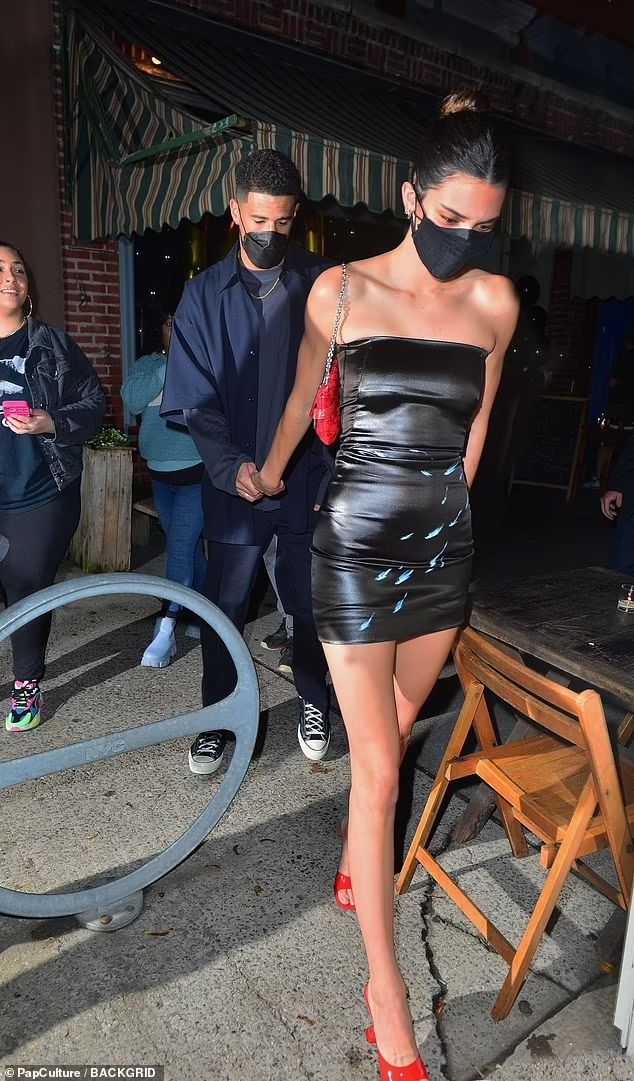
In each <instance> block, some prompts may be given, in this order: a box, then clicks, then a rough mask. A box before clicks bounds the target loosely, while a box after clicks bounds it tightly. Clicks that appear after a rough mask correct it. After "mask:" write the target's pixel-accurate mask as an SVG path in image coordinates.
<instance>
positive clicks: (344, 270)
mask: <svg viewBox="0 0 634 1081" xmlns="http://www.w3.org/2000/svg"><path fill="white" fill-rule="evenodd" d="M347 285H348V265H347V263H342V264H341V291H340V293H339V303H338V304H337V314H336V315H335V325H334V327H333V329H332V338H331V339H330V348H329V350H328V356H327V357H326V370H325V372H324V378H323V379H322V381H321V385H322V387H325V386H327V384H328V380H329V379H330V369H331V368H332V362H333V360H334V359H335V352H336V350H337V335H338V334H339V327H340V325H341V316H342V315H343V306H344V303H345V299H346V288H347Z"/></svg>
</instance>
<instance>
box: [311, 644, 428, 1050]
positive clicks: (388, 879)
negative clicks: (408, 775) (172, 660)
mask: <svg viewBox="0 0 634 1081" xmlns="http://www.w3.org/2000/svg"><path fill="white" fill-rule="evenodd" d="M324 648H325V651H326V657H327V659H328V666H329V668H330V672H331V675H332V678H333V682H334V685H335V690H336V692H337V698H338V701H339V705H340V707H341V711H342V713H343V719H344V722H345V725H346V730H347V733H348V740H349V744H350V766H351V774H352V788H351V791H350V814H349V821H348V847H349V855H350V873H351V876H352V880H353V882H354V898H355V903H356V907H357V916H358V919H359V925H360V927H361V933H362V935H363V940H364V943H365V948H366V953H367V955H368V964H369V968H370V981H371V991H370V997H371V1001H372V1005H373V1009H374V1012H375V1017H374V1022H375V1031H376V1036H377V1040H378V1044H379V1047H380V1049H381V1053H382V1054H383V1055H384V1056H385V1058H386V1059H387V1060H388V1061H389V1062H391V1063H393V1064H394V1065H396V1066H404V1065H407V1064H409V1063H410V1062H413V1061H414V1059H415V1058H416V1055H417V1053H418V1052H417V1050H416V1042H415V1039H414V1031H413V1027H412V1019H411V1016H410V1013H409V1009H408V1006H407V999H406V995H405V986H404V984H403V978H402V976H401V972H400V969H399V967H398V964H397V961H396V954H395V950H394V812H395V808H396V800H397V797H398V779H399V768H400V762H401V745H400V739H399V727H398V717H397V713H396V702H395V698H394V665H395V654H396V646H395V643H394V642H381V643H376V644H372V645H367V646H365V645H357V646H345V645H325V646H324Z"/></svg>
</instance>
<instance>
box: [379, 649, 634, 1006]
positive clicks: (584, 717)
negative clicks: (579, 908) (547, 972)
mask: <svg viewBox="0 0 634 1081" xmlns="http://www.w3.org/2000/svg"><path fill="white" fill-rule="evenodd" d="M455 661H456V668H457V670H458V674H459V676H460V679H461V682H462V686H463V689H464V692H465V702H464V705H463V707H462V710H461V711H460V716H459V717H458V720H457V722H456V727H455V728H454V731H453V734H452V736H451V738H450V740H449V744H448V746H447V750H446V752H445V756H444V758H443V760H442V762H441V765H440V769H439V770H438V773H437V775H436V779H435V781H434V784H433V787H432V790H431V792H430V795H429V798H428V800H427V805H426V807H425V810H424V811H423V815H422V818H421V820H420V823H419V825H418V829H417V830H416V834H415V836H414V839H413V841H412V844H411V846H410V849H409V852H408V854H407V857H406V860H405V863H404V865H403V869H402V871H401V874H400V876H399V879H398V882H397V886H396V890H397V893H403V892H404V891H405V890H407V888H408V887H409V885H410V883H411V880H412V877H413V875H414V871H415V870H416V867H417V865H418V864H419V863H420V864H421V866H423V867H424V868H425V870H426V871H428V872H429V874H430V875H431V876H432V877H433V878H434V879H435V880H436V882H437V883H438V885H439V886H441V887H442V889H443V890H444V891H445V893H447V894H448V896H449V897H451V899H452V900H453V901H455V903H456V904H457V905H458V907H459V908H460V909H461V910H462V912H464V914H465V916H467V918H468V919H469V920H471V922H472V923H473V925H474V926H475V927H476V929H477V930H478V931H479V932H480V934H482V935H483V936H484V938H485V939H486V941H487V942H488V943H489V944H490V945H491V946H492V947H493V948H494V949H495V950H497V952H498V953H499V954H500V955H501V956H502V957H503V958H504V960H505V961H506V962H507V963H508V965H509V973H508V976H507V978H506V980H505V982H504V985H503V987H502V990H501V991H500V993H499V995H498V997H497V1000H496V1002H495V1005H494V1007H493V1010H492V1011H491V1016H492V1017H493V1018H494V1019H495V1020H501V1019H502V1018H503V1017H506V1016H507V1015H508V1013H509V1012H510V1010H511V1008H512V1006H513V1003H514V1002H515V999H516V998H517V996H518V994H519V992H520V990H521V988H522V985H523V983H524V980H525V979H526V977H527V975H528V970H529V966H530V964H531V961H532V959H533V957H534V955H535V952H536V950H537V947H538V946H539V943H540V940H541V937H542V935H543V933H544V931H545V929H546V926H547V924H548V921H549V920H550V917H551V915H552V913H553V910H554V908H555V905H556V904H557V900H558V898H559V894H560V893H561V890H562V888H563V885H564V882H565V881H566V878H567V876H568V873H569V872H570V870H571V869H574V870H575V871H577V872H578V873H579V874H580V875H583V877H584V878H585V879H587V881H588V882H590V883H591V884H592V885H593V886H594V887H595V888H596V889H598V890H600V891H601V893H603V894H604V895H605V896H606V897H608V898H609V899H610V900H611V901H613V903H614V904H616V905H619V906H620V907H621V908H623V909H625V910H627V909H628V908H629V905H630V898H631V887H632V878H633V876H634V855H633V846H632V833H631V825H632V824H633V823H634V768H632V767H631V766H629V765H628V764H627V763H626V762H621V764H620V768H621V775H622V781H623V788H624V791H625V795H626V799H625V805H624V800H623V796H622V792H621V785H620V783H619V777H618V774H617V769H616V764H615V761H614V756H613V753H612V748H611V745H610V739H609V736H608V730H607V726H606V722H605V716H604V713H603V707H602V705H601V699H600V698H599V695H598V694H597V693H596V691H589V690H588V691H583V692H581V693H579V694H578V693H575V692H574V691H571V690H569V689H568V688H567V687H561V686H560V685H559V684H557V683H554V682H553V681H552V680H549V679H546V678H545V677H544V676H540V675H538V674H537V673H536V672H533V671H531V669H529V668H527V667H526V666H525V665H524V664H523V663H522V662H521V660H518V659H517V658H515V657H511V656H509V655H508V654H507V653H505V652H503V650H502V649H500V648H498V647H497V645H495V644H493V643H492V642H491V641H490V640H489V639H486V638H484V637H482V635H480V634H478V633H477V632H476V631H474V630H472V629H471V628H468V629H467V630H465V631H463V632H462V634H461V635H460V638H459V640H458V643H457V645H456V649H455ZM485 689H489V690H490V691H492V692H494V693H495V694H496V695H498V696H499V697H500V698H501V699H502V700H503V701H505V702H507V703H508V704H509V705H510V706H512V707H513V709H515V710H516V711H517V712H519V713H522V714H523V715H524V716H526V717H528V718H530V720H531V721H533V723H534V724H536V725H538V726H539V728H540V729H543V732H540V733H539V734H538V735H531V736H528V737H527V738H524V739H520V740H518V741H517V742H514V743H507V744H503V745H500V746H499V745H497V740H496V736H495V731H494V728H493V725H492V722H491V717H490V714H489V711H488V708H487V705H486V700H485V694H484V692H485ZM471 731H473V732H474V733H475V735H476V738H477V740H478V745H479V747H480V750H479V751H476V752H475V753H473V754H464V755H463V754H462V752H463V748H464V745H465V742H466V740H467V737H468V736H469V733H470V732H471ZM474 776H475V777H479V778H480V779H481V780H482V781H484V783H485V784H487V785H488V786H489V787H490V788H491V789H492V790H493V792H494V793H495V796H496V799H497V802H498V807H499V810H500V813H501V817H502V821H503V823H504V828H505V830H506V833H507V836H508V839H509V842H510V845H511V849H512V851H513V854H514V855H516V856H523V855H526V852H527V849H526V841H525V838H524V835H523V831H522V826H525V827H526V828H527V829H528V830H530V831H531V833H533V834H535V835H536V836H537V837H539V838H540V840H541V841H542V842H543V845H542V848H541V863H542V866H543V867H544V868H545V869H546V870H547V871H548V874H547V876H546V881H545V884H544V887H543V889H542V892H541V893H540V895H539V898H538V901H537V904H536V905H535V908H534V910H533V913H532V915H531V917H530V920H529V922H528V926H527V928H526V931H525V932H524V935H523V937H522V940H521V942H520V944H519V946H518V947H517V949H514V947H513V946H512V945H511V944H510V942H509V941H508V940H507V939H506V938H505V937H504V935H503V934H502V933H501V932H500V931H499V930H498V929H497V928H496V927H494V925H493V924H492V923H491V922H490V921H489V919H488V918H487V917H486V916H485V915H484V913H483V912H481V911H480V909H479V908H478V907H477V905H476V904H475V903H474V902H473V901H472V900H471V898H470V897H469V896H468V895H467V894H466V893H465V892H464V890H463V889H462V888H461V887H460V886H459V885H458V884H457V882H455V881H454V880H453V879H452V878H451V877H450V876H449V875H448V874H447V872H446V871H445V870H444V869H443V868H442V867H441V865H440V863H438V861H437V860H436V859H434V857H433V856H432V855H431V853H430V851H429V848H428V845H429V842H430V839H431V837H432V834H433V831H434V828H435V826H436V824H437V821H438V817H439V815H440V812H441V809H442V804H443V801H444V798H445V795H446V793H447V790H448V788H449V785H450V784H451V782H453V781H457V780H461V779H463V778H465V777H474ZM602 848H609V849H610V852H611V854H612V858H613V860H614V866H615V868H616V873H617V877H618V882H619V888H618V889H614V888H613V887H612V886H611V885H610V884H609V883H608V882H606V881H605V880H604V879H602V878H600V877H599V875H597V874H596V873H595V872H594V871H592V870H591V869H590V868H589V867H587V866H586V864H584V863H583V862H582V860H581V857H582V856H585V855H588V853H590V852H597V851H598V850H599V849H602Z"/></svg>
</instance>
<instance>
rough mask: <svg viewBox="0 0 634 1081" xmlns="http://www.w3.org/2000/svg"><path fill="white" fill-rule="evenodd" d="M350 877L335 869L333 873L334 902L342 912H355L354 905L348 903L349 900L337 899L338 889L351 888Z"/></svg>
mask: <svg viewBox="0 0 634 1081" xmlns="http://www.w3.org/2000/svg"><path fill="white" fill-rule="evenodd" d="M351 889H352V879H351V878H350V876H349V875H342V873H341V871H337V874H336V875H335V904H336V906H337V908H340V909H341V911H342V912H356V905H354V904H350V902H349V901H346V902H345V903H344V902H343V901H340V900H339V891H340V890H351Z"/></svg>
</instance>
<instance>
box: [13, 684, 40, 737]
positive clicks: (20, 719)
mask: <svg viewBox="0 0 634 1081" xmlns="http://www.w3.org/2000/svg"><path fill="white" fill-rule="evenodd" d="M42 702H43V698H42V692H41V690H40V685H39V683H38V682H37V680H36V679H30V680H22V679H16V681H15V683H14V684H13V694H12V695H11V708H10V710H9V712H8V713H7V716H6V720H5V722H4V726H5V728H6V730H7V732H28V731H30V729H31V728H37V726H38V725H39V723H40V721H41V720H42Z"/></svg>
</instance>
